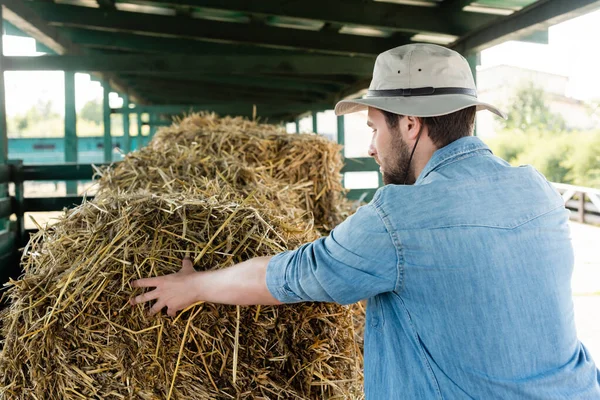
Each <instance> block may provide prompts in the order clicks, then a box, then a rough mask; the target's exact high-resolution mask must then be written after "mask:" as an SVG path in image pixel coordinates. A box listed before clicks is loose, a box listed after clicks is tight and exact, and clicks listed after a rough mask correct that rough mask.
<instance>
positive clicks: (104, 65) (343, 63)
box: [5, 54, 374, 77]
mask: <svg viewBox="0 0 600 400" xmlns="http://www.w3.org/2000/svg"><path fill="white" fill-rule="evenodd" d="M373 65H374V60H373V59H369V58H354V59H352V60H348V58H345V57H338V56H325V55H314V56H306V55H301V56H248V55H245V56H236V55H233V56H210V55H208V56H205V55H201V56H190V55H154V54H153V55H146V56H144V62H140V56H139V55H138V54H112V55H109V54H94V55H85V56H73V55H58V56H57V55H47V56H32V57H25V56H9V57H5V70H6V71H78V72H84V71H85V72H90V71H96V72H121V73H134V72H142V71H148V72H161V73H169V72H188V73H195V74H217V73H228V74H245V73H252V74H261V75H262V74H280V75H290V76H293V75H296V74H300V75H302V74H306V75H311V74H315V75H343V74H346V75H356V76H361V77H370V76H371V75H372V73H373Z"/></svg>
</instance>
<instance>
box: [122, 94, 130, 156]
mask: <svg viewBox="0 0 600 400" xmlns="http://www.w3.org/2000/svg"><path fill="white" fill-rule="evenodd" d="M121 97H122V98H123V108H124V109H125V110H126V111H127V112H125V113H123V137H124V142H125V143H124V144H123V150H124V151H125V154H127V153H129V152H130V151H131V132H130V131H129V123H130V119H129V116H130V114H129V96H128V95H127V94H123V95H121Z"/></svg>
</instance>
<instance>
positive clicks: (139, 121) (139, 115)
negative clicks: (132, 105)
mask: <svg viewBox="0 0 600 400" xmlns="http://www.w3.org/2000/svg"><path fill="white" fill-rule="evenodd" d="M143 139H144V138H143V137H142V113H140V112H138V113H137V148H138V150H139V149H141V148H142V147H144V142H143Z"/></svg>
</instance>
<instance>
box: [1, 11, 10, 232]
mask: <svg viewBox="0 0 600 400" xmlns="http://www.w3.org/2000/svg"><path fill="white" fill-rule="evenodd" d="M0 32H4V10H3V8H2V7H1V6H0ZM4 64H5V63H4V47H3V45H2V40H0V164H6V163H7V162H8V131H7V129H6V94H5V85H4ZM7 195H8V185H7V184H0V198H3V197H6V196H7ZM7 226H8V220H6V219H0V231H3V230H4V229H6V228H7Z"/></svg>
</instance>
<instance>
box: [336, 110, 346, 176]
mask: <svg viewBox="0 0 600 400" xmlns="http://www.w3.org/2000/svg"><path fill="white" fill-rule="evenodd" d="M344 122H345V120H344V116H343V115H339V116H338V117H337V142H338V144H341V145H342V146H344V143H345V140H346V137H345V136H346V135H345V125H344ZM344 158H345V155H344V148H343V147H342V160H343V159H344ZM345 175H346V174H342V187H346V178H345Z"/></svg>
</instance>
